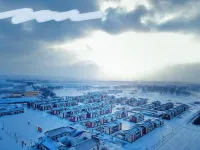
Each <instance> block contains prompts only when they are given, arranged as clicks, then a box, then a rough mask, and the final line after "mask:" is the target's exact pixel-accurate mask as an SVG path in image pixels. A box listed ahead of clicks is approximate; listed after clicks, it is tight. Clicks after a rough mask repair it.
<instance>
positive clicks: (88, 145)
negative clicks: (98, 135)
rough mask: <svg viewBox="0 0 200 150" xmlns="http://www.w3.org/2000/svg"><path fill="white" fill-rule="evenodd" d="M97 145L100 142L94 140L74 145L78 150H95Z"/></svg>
mask: <svg viewBox="0 0 200 150" xmlns="http://www.w3.org/2000/svg"><path fill="white" fill-rule="evenodd" d="M97 145H98V142H97V141H96V140H94V139H93V138H92V139H88V140H86V141H83V142H81V143H78V144H76V145H74V146H73V147H74V148H75V149H76V150H89V149H92V148H94V147H95V146H97Z"/></svg>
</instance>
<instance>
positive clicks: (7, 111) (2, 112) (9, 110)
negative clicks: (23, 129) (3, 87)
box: [0, 107, 24, 116]
mask: <svg viewBox="0 0 200 150" xmlns="http://www.w3.org/2000/svg"><path fill="white" fill-rule="evenodd" d="M19 113H24V108H23V107H3V108H0V116H6V115H14V114H19Z"/></svg>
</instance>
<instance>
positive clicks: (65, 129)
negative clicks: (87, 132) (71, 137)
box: [45, 127, 75, 137]
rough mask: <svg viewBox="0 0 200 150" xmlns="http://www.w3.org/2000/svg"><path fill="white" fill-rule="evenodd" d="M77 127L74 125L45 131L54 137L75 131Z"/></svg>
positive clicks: (47, 134)
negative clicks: (73, 126)
mask: <svg viewBox="0 0 200 150" xmlns="http://www.w3.org/2000/svg"><path fill="white" fill-rule="evenodd" d="M74 130H75V129H74V128H72V127H60V128H57V129H53V130H50V131H47V132H45V135H46V136H48V137H54V136H57V135H60V134H63V133H70V132H72V131H74Z"/></svg>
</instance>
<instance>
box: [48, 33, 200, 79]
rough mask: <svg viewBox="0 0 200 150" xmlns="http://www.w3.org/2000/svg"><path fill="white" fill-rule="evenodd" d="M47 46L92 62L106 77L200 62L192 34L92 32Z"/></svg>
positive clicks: (135, 76) (130, 75) (130, 76)
mask: <svg viewBox="0 0 200 150" xmlns="http://www.w3.org/2000/svg"><path fill="white" fill-rule="evenodd" d="M50 46H51V48H53V49H58V51H59V50H62V51H72V52H75V53H76V54H77V56H78V61H83V60H87V61H93V62H95V63H96V64H97V65H98V66H100V68H101V69H102V71H103V72H104V75H105V78H115V79H125V80H126V79H127V80H130V79H138V78H140V77H141V76H143V75H147V74H148V73H149V74H151V73H152V72H155V71H157V70H159V69H162V68H164V67H165V66H169V65H174V64H180V63H191V62H199V61H200V51H199V49H200V44H199V43H198V42H197V41H195V40H194V38H193V36H192V35H183V34H177V33H176V34H175V33H136V32H125V33H122V34H119V35H115V36H113V35H110V34H108V33H105V32H102V31H94V32H92V33H91V34H90V35H88V36H87V37H85V38H80V39H77V40H74V41H70V42H67V43H62V44H58V45H50ZM88 46H89V47H90V48H88Z"/></svg>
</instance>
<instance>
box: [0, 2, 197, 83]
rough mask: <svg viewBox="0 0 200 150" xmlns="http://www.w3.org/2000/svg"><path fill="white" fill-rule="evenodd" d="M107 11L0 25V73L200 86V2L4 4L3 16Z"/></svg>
mask: <svg viewBox="0 0 200 150" xmlns="http://www.w3.org/2000/svg"><path fill="white" fill-rule="evenodd" d="M21 8H31V9H33V10H34V11H39V10H52V11H58V12H63V11H69V10H72V9H78V10H79V11H80V12H81V13H85V12H92V11H102V12H103V13H105V16H104V17H103V18H102V19H96V20H88V21H82V22H72V21H70V20H65V21H62V22H55V21H48V22H45V23H38V22H36V21H35V20H32V21H28V22H25V23H22V24H17V25H15V24H12V23H11V19H1V20H0V70H1V71H0V74H3V75H31V76H32V75H39V76H57V77H58V76H61V77H66V78H69V79H90V80H93V79H98V80H159V81H191V82H200V78H199V76H200V38H199V37H200V28H199V26H200V11H199V8H200V1H199V0H48V1H47V0H34V1H33V0H32V1H27V0H20V1H16V0H0V12H5V11H10V10H15V9H21Z"/></svg>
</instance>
